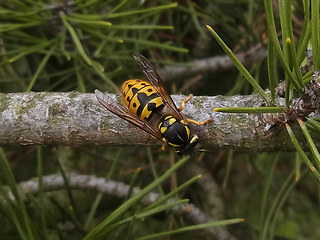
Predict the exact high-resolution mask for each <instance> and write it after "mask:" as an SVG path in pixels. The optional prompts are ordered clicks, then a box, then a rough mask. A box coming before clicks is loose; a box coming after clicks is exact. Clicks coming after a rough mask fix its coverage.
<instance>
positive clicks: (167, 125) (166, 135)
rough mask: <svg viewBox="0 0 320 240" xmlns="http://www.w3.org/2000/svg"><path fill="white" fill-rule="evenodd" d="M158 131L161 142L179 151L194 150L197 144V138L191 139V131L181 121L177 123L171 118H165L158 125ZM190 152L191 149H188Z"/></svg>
mask: <svg viewBox="0 0 320 240" xmlns="http://www.w3.org/2000/svg"><path fill="white" fill-rule="evenodd" d="M159 130H160V132H161V133H162V136H163V141H165V142H166V143H167V144H168V145H169V146H171V147H173V148H176V149H177V150H178V152H180V149H181V150H182V149H184V148H185V147H187V146H188V148H194V147H195V145H196V144H197V142H198V141H197V139H198V137H197V136H192V137H191V131H190V128H189V126H188V125H187V123H186V122H185V121H183V120H181V121H178V120H177V119H176V118H174V117H173V116H167V117H165V119H164V120H163V121H161V122H160V124H159ZM190 150H191V149H190Z"/></svg>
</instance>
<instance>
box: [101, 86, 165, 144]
mask: <svg viewBox="0 0 320 240" xmlns="http://www.w3.org/2000/svg"><path fill="white" fill-rule="evenodd" d="M95 95H96V98H97V99H98V101H99V102H100V103H101V105H102V106H104V107H105V108H106V109H108V110H109V111H110V112H112V113H114V114H115V115H117V116H118V117H120V118H123V119H124V120H126V121H128V122H130V123H132V124H134V125H135V126H137V127H138V128H140V129H142V130H144V131H146V132H147V133H149V134H151V135H152V136H154V137H156V138H158V139H160V140H161V139H162V137H161V133H160V132H158V131H155V130H154V129H153V128H152V127H151V126H150V125H148V124H147V123H146V122H144V121H142V120H141V119H140V118H138V117H136V116H135V115H134V114H132V113H131V112H130V111H129V110H128V109H127V108H125V107H124V106H122V105H119V104H116V103H115V102H114V100H113V99H112V98H110V97H109V96H108V95H107V94H104V93H102V92H100V91H99V90H98V89H96V90H95Z"/></svg>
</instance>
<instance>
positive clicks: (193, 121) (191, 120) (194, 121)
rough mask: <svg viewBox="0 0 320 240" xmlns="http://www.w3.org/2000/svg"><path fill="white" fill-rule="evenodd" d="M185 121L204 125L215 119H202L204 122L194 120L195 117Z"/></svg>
mask: <svg viewBox="0 0 320 240" xmlns="http://www.w3.org/2000/svg"><path fill="white" fill-rule="evenodd" d="M185 121H186V122H188V123H193V124H195V125H197V126H200V125H203V124H206V123H209V122H213V119H212V118H210V119H208V120H205V121H202V122H198V121H196V120H193V119H185Z"/></svg>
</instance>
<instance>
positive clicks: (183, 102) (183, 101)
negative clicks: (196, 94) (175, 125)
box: [178, 93, 193, 112]
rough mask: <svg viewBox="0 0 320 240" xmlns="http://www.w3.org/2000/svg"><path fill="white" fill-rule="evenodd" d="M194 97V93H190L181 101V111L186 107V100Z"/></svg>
mask: <svg viewBox="0 0 320 240" xmlns="http://www.w3.org/2000/svg"><path fill="white" fill-rule="evenodd" d="M192 97H193V94H192V93H191V94H189V96H188V97H187V98H186V99H185V100H182V101H181V103H180V104H181V106H180V107H179V108H178V110H179V112H181V111H182V110H183V109H184V105H185V103H186V102H188V101H189V100H190V99H191V98H192Z"/></svg>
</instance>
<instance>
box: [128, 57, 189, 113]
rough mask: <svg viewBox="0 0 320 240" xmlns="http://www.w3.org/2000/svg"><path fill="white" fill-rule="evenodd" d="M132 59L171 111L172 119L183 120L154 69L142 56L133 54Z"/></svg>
mask: <svg viewBox="0 0 320 240" xmlns="http://www.w3.org/2000/svg"><path fill="white" fill-rule="evenodd" d="M133 57H134V59H135V60H136V62H137V63H138V65H139V67H140V68H141V69H142V71H143V73H144V74H145V75H146V76H147V78H148V79H149V81H150V83H151V84H152V86H153V87H154V88H155V89H156V90H157V92H158V93H159V95H160V96H161V97H162V99H163V100H164V103H165V104H166V105H167V106H168V107H169V108H170V109H171V111H172V113H173V114H174V117H176V118H177V119H183V117H182V115H181V113H180V112H179V110H178V109H177V107H176V105H175V104H174V102H173V100H172V98H171V96H170V95H169V94H168V93H167V91H166V90H165V87H164V84H163V82H162V80H161V78H160V76H159V74H158V72H157V70H156V69H155V67H154V66H153V65H152V64H151V63H150V62H149V61H148V59H146V58H145V57H144V56H143V55H142V54H140V53H135V54H133Z"/></svg>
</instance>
